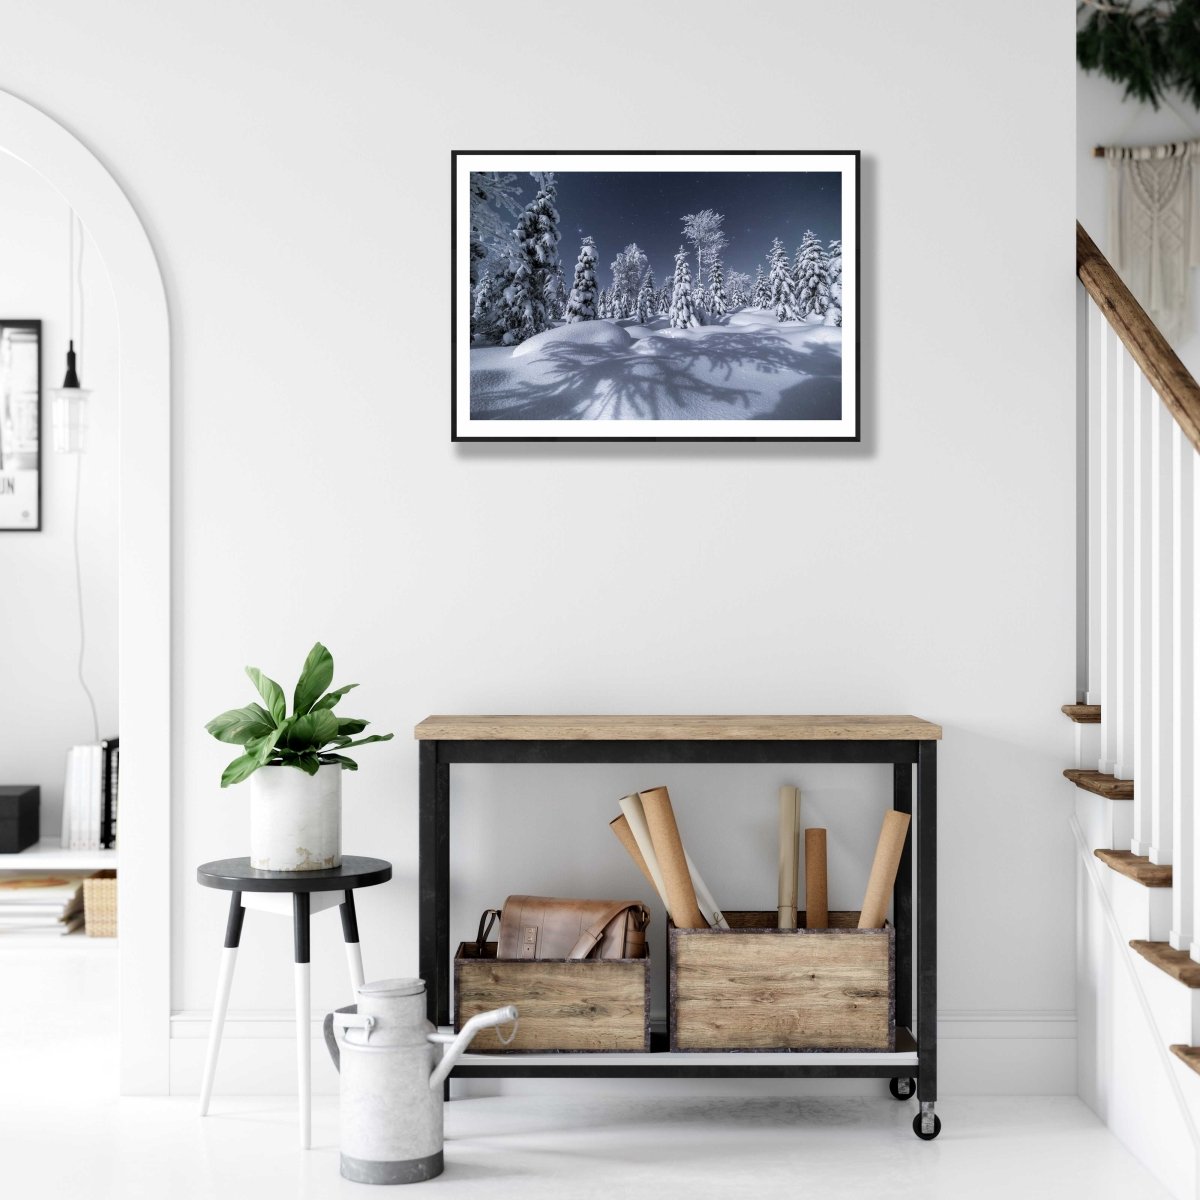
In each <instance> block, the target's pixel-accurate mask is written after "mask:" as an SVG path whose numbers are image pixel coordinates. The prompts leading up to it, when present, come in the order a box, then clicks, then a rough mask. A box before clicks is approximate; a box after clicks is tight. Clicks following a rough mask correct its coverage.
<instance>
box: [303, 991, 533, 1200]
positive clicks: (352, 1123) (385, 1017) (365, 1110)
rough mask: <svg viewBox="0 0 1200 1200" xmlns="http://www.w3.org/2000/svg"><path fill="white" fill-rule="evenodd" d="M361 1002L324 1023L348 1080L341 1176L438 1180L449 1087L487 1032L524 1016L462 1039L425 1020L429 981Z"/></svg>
mask: <svg viewBox="0 0 1200 1200" xmlns="http://www.w3.org/2000/svg"><path fill="white" fill-rule="evenodd" d="M356 995H357V997H358V1003H357V1004H355V1005H351V1006H350V1007H349V1008H339V1009H337V1010H336V1011H335V1012H331V1013H328V1014H327V1015H326V1017H325V1044H326V1045H327V1046H328V1047H329V1053H330V1056H331V1057H332V1058H333V1063H334V1066H336V1067H337V1069H338V1072H339V1073H340V1074H341V1077H342V1104H341V1150H342V1174H343V1175H344V1176H345V1177H346V1178H347V1179H353V1180H356V1181H357V1182H359V1183H420V1182H421V1181H422V1180H425V1179H433V1178H434V1177H435V1176H437V1175H440V1174H441V1173H442V1169H443V1166H444V1164H443V1161H442V1083H443V1082H444V1081H445V1079H446V1077H447V1076H448V1075H449V1074H450V1072H451V1070H452V1069H453V1067H454V1064H455V1063H456V1062H457V1061H458V1059H459V1057H460V1056H461V1055H462V1053H463V1051H464V1050H466V1048H467V1046H469V1045H470V1043H471V1039H472V1038H473V1037H474V1036H475V1035H476V1034H477V1033H478V1032H479V1031H480V1030H481V1029H487V1028H488V1027H489V1026H492V1025H504V1024H507V1023H510V1022H511V1023H512V1024H513V1025H514V1027H515V1025H516V1020H517V1010H516V1009H515V1008H513V1007H512V1006H511V1005H510V1006H509V1007H507V1008H496V1009H493V1010H492V1011H491V1012H486V1013H480V1014H479V1015H478V1016H475V1017H472V1018H471V1019H470V1020H469V1021H468V1022H467V1023H466V1025H464V1026H463V1029H462V1032H461V1033H459V1034H457V1035H455V1034H452V1033H438V1032H437V1030H436V1029H434V1027H433V1026H432V1025H431V1024H430V1023H429V1022H428V1021H427V1020H426V1019H425V981H424V980H423V979H386V980H383V981H382V982H379V983H365V984H363V986H362V987H360V988H358V989H357V991H356ZM339 1033H340V1035H341V1036H340V1037H339V1036H338V1035H339ZM514 1033H515V1028H514ZM443 1045H444V1046H445V1050H444V1052H443V1051H442V1046H443Z"/></svg>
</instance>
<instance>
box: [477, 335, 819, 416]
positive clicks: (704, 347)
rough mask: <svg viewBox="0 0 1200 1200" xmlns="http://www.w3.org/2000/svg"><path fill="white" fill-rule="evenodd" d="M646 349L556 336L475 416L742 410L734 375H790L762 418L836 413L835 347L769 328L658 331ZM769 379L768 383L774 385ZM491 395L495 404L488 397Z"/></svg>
mask: <svg viewBox="0 0 1200 1200" xmlns="http://www.w3.org/2000/svg"><path fill="white" fill-rule="evenodd" d="M660 340H661V342H662V343H663V345H662V346H661V347H658V348H656V351H655V352H654V353H646V352H644V351H643V352H639V351H638V350H636V349H635V348H634V347H635V346H636V345H637V343H633V344H631V346H630V347H629V348H628V349H620V350H613V348H612V347H611V346H597V345H587V344H578V343H574V342H557V343H553V344H551V345H548V346H547V347H546V348H545V349H544V350H543V351H542V352H541V355H540V357H539V359H538V361H537V364H536V366H537V371H538V373H539V375H540V376H541V377H540V378H536V379H528V378H523V377H521V376H520V375H519V374H516V373H514V374H513V375H510V376H509V377H508V379H507V380H506V383H505V385H504V386H501V387H498V388H495V389H489V394H488V399H489V401H491V403H492V405H493V407H491V408H489V410H488V411H486V412H475V411H473V412H472V417H473V418H475V419H476V420H489V419H490V420H508V421H513V420H525V421H555V420H618V419H621V420H631V419H632V420H679V419H686V418H687V417H688V415H689V414H688V411H687V405H688V403H689V401H690V402H693V403H694V402H695V401H697V400H699V401H707V402H716V403H720V404H724V405H727V406H728V408H729V412H728V413H727V414H724V415H725V416H726V418H727V419H732V420H737V419H739V418H749V417H752V416H753V415H754V414H753V413H752V412H751V411H750V410H751V403H752V401H753V400H754V399H755V398H756V397H757V395H758V393H757V391H756V390H754V389H750V390H748V389H747V386H746V384H745V380H744V379H735V375H736V374H741V375H744V374H745V373H746V372H747V371H753V372H757V373H762V374H764V375H771V376H775V375H780V374H791V375H795V376H796V377H797V382H796V383H795V384H794V385H792V386H790V387H788V388H786V389H785V390H783V391H782V392H781V393H780V400H779V403H778V405H777V406H776V409H775V411H774V412H773V413H771V414H770V417H769V418H760V419H774V420H780V419H789V420H794V419H797V418H807V419H809V420H829V419H836V418H838V417H840V416H841V370H842V359H841V348H840V347H831V346H828V345H826V344H824V343H820V342H814V343H813V344H812V345H803V346H801V347H793V346H792V345H791V344H790V343H789V342H788V341H787V340H786V339H785V338H783V337H780V336H779V335H778V334H773V333H771V332H769V331H761V330H759V331H756V332H752V333H743V332H734V331H732V330H731V331H730V332H729V333H725V332H722V333H720V334H714V335H712V336H709V337H703V338H679V339H668V338H662V339H660ZM776 387H777V384H776V385H775V386H773V387H772V390H776ZM497 402H498V403H497Z"/></svg>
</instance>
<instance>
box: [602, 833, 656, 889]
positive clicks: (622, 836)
mask: <svg viewBox="0 0 1200 1200" xmlns="http://www.w3.org/2000/svg"><path fill="white" fill-rule="evenodd" d="M608 827H609V829H611V830H612V831H613V833H615V834H616V835H617V841H619V842H620V843H621V845H622V846H624V847H625V849H626V850H628V851H629V857H630V858H632V859H633V861H634V864H635V865H636V866H637V869H638V870H639V871H641V873H642V874H643V875H644V876H645V877H646V882H647V883H648V884H649V885H650V886H651V887H652V888H653V889H654V890H655V892H657V891H658V884H656V883H655V882H654V876H653V875H651V874H650V868H649V867H648V866H646V860H645V858H643V857H642V852H641V851H640V850H639V849H638V844H637V839H636V838H635V837H634V836H633V832H632V830H630V828H629V822H628V820H626V818H625V814H624V813H622V814H621V815H620V816H619V817H615V818H614V819H613V820H611V821H609V823H608ZM660 899H661V896H660Z"/></svg>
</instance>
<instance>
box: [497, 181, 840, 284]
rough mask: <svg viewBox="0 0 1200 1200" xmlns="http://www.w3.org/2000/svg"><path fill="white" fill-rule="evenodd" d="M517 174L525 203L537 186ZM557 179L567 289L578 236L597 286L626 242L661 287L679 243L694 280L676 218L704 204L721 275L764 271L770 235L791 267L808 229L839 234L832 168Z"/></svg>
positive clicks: (826, 235) (826, 236) (607, 280)
mask: <svg viewBox="0 0 1200 1200" xmlns="http://www.w3.org/2000/svg"><path fill="white" fill-rule="evenodd" d="M518 178H519V180H520V182H521V183H522V199H523V201H525V202H528V201H529V200H531V199H532V198H533V196H534V193H535V191H536V189H537V184H536V183H535V182H534V180H533V179H532V178H531V177H530V176H528V175H526V176H524V177H518ZM557 180H558V202H557V208H558V215H559V230H560V232H561V233H562V240H561V241H560V242H559V244H558V253H559V258H560V259H561V260H562V265H563V274H564V276H565V279H566V284H567V287H570V286H571V275H572V271H573V269H574V265H575V259H576V258H577V257H578V255H579V243H580V241H581V240H582V238H583V237H584V235H585V234H591V235H592V237H593V238H595V241H596V254H597V260H598V263H599V266H600V271H599V272H598V274H599V283H600V286H601V287H602V288H606V287H609V286H611V284H612V271H611V270H610V269H609V264H610V263H611V262H612V260H613V259H614V258H615V257H616V256H617V253H618V252H619V251H621V250H623V249H624V248H625V247H626V246H627V245H628V244H629V243H630V242H637V244H638V246H639V247H640V248H641V249H642V250H643V251H645V253H646V255H647V256H648V257H649V259H650V266H651V268H652V269H653V271H654V278H655V281H656V283H657V284H658V285H659V286H661V285H662V284H663V283H664V282H666V281H667V280H669V279H670V278H672V277H673V275H674V271H675V252H676V251H677V250H678V249H679V247H680V246H681V245H682V246H683V247H684V248H685V249H686V250H687V251H688V264H689V266H690V268H691V272H692V281H693V283H694V282H695V278H696V255H695V250H694V248H693V247H692V245H691V243H690V242H688V241H685V239H684V237H683V231H682V227H683V217H684V215H685V214H686V213H694V212H699V211H700V210H701V209H705V208H711V209H713V210H715V211H716V212H719V213H724V214H725V223H724V225H723V226H722V228H723V229H724V231H725V236H726V238H727V239H728V241H729V245H728V246H727V247H726V249H725V251H724V252H723V254H722V261H723V263H724V266H725V273H726V277H727V278H728V274H729V272H730V271H731V270H734V271H744V272H745V273H746V274H747V275H749V276H750V278H751V279H753V278H754V272H755V268H756V267H757V265H758V264H759V263H763V264H764V270H765V269H766V267H765V263H766V259H767V254H768V252H769V251H770V249H771V239H772V238H776V237H777V238H779V239H780V240H781V241H782V242H783V244H784V246H785V247H786V248H787V253H788V260H789V261H792V260H794V258H795V254H796V248H797V247H798V246H799V245H800V239H801V236H802V235H803V233H804V231H805V230H806V229H811V230H812V231H813V233H815V234H816V235H817V237H818V238H819V239H820V240H821V242H822V244H823V245H826V246H828V244H829V242H830V240H831V239H833V238H840V237H841V208H842V181H841V176H840V175H839V174H838V173H837V172H836V171H835V172H817V171H795V172H792V171H787V172H783V171H780V172H766V171H755V172H746V173H737V174H734V173H725V172H705V173H702V174H684V173H681V172H676V171H670V172H657V171H587V172H583V171H571V172H564V173H562V174H559V175H558V176H557ZM705 274H706V281H707V272H706V273H705Z"/></svg>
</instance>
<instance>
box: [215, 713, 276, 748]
mask: <svg viewBox="0 0 1200 1200" xmlns="http://www.w3.org/2000/svg"><path fill="white" fill-rule="evenodd" d="M204 728H205V729H207V730H208V732H209V733H211V734H212V735H213V737H215V738H216V739H217V741H219V742H230V743H231V744H233V745H235V746H245V745H246V744H247V743H249V742H251V741H254V740H255V739H256V738H261V737H266V736H267V734H269V733H270V732H271V730H272V729H274V728H275V722H274V721H273V720H272V719H271V714H270V713H269V712H267V710H266V709H265V708H263V706H262V705H261V704H247V705H246V706H245V707H243V708H231V709H230V710H229V711H228V712H223V713H222V714H221V715H220V716H219V717H213V719H212V720H211V721H209V723H208V724H207V725H205V726H204Z"/></svg>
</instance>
